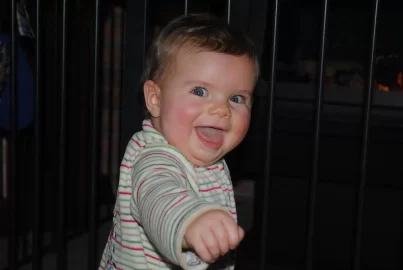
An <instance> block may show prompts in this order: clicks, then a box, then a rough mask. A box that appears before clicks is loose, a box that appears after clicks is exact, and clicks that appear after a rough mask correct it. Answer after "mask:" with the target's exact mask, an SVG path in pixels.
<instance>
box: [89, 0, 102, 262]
mask: <svg viewBox="0 0 403 270" xmlns="http://www.w3.org/2000/svg"><path fill="white" fill-rule="evenodd" d="M94 31H95V33H94V34H95V35H94V66H93V71H94V73H93V80H94V81H93V87H94V88H93V89H92V97H91V100H92V102H91V130H90V132H91V137H90V138H91V145H90V147H91V149H90V158H91V159H90V162H91V172H90V173H91V180H90V197H89V198H90V202H89V207H90V209H89V236H88V269H96V258H97V256H96V251H97V244H98V243H97V218H98V215H97V214H98V207H97V194H98V192H97V191H98V173H99V171H98V152H99V151H98V148H99V130H98V124H99V123H98V116H99V77H98V72H99V0H95V20H94Z"/></svg>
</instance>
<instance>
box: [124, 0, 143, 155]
mask: <svg viewBox="0 0 403 270" xmlns="http://www.w3.org/2000/svg"><path fill="white" fill-rule="evenodd" d="M147 5H148V0H142V1H140V0H138V1H127V9H126V10H127V13H126V18H127V20H126V21H127V25H130V27H127V25H126V27H125V29H126V35H125V42H126V44H125V46H126V47H127V48H131V49H130V50H126V51H125V71H124V72H125V75H124V87H123V91H122V92H121V97H120V99H121V112H122V113H121V118H120V120H121V123H120V126H121V132H120V136H121V137H120V140H119V141H120V147H119V156H120V157H122V156H123V153H124V151H125V149H126V146H127V142H128V141H129V140H130V138H131V136H133V134H134V133H135V132H136V131H137V130H138V129H140V128H141V123H142V121H143V120H144V119H143V115H144V112H143V108H142V106H140V104H138V103H137V106H133V100H136V101H137V100H138V95H139V91H141V90H140V87H139V81H140V78H141V74H142V71H143V65H144V61H145V52H146V45H147V20H148V18H147V15H148V14H147V12H148V6H147ZM139 36H140V37H141V38H142V40H141V41H139Z"/></svg>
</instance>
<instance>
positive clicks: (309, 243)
mask: <svg viewBox="0 0 403 270" xmlns="http://www.w3.org/2000/svg"><path fill="white" fill-rule="evenodd" d="M327 11H328V0H323V5H322V14H323V15H322V29H321V30H322V31H321V39H320V56H319V76H318V90H317V94H316V111H315V129H314V147H313V159H312V179H311V183H310V190H309V197H308V213H307V225H306V226H307V234H306V248H305V269H309V270H311V269H312V267H313V240H314V239H313V237H314V232H315V206H316V193H317V185H318V174H319V152H320V151H319V148H320V127H321V125H320V124H321V116H322V103H323V78H324V71H325V46H326V30H327Z"/></svg>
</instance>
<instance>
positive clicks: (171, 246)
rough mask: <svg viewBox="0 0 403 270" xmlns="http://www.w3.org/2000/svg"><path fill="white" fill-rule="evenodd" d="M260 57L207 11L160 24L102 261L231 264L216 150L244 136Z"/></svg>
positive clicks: (230, 209) (223, 180)
mask: <svg viewBox="0 0 403 270" xmlns="http://www.w3.org/2000/svg"><path fill="white" fill-rule="evenodd" d="M258 72H259V68H258V60H257V56H256V53H255V49H254V46H253V44H252V43H251V41H250V40H249V39H248V38H247V37H246V36H245V35H244V34H242V33H240V32H237V31H235V30H233V29H231V28H230V27H229V26H228V25H227V24H226V23H225V22H221V21H220V20H218V19H216V18H215V17H212V16H210V15H201V14H199V15H196V14H192V15H187V16H182V17H179V18H177V19H175V20H173V21H172V22H171V23H169V24H168V25H167V26H166V27H165V28H163V29H162V30H161V32H160V33H159V34H158V36H157V37H156V38H155V40H154V41H153V43H152V45H151V48H150V50H149V53H148V56H147V60H146V63H145V70H144V76H143V91H144V99H145V105H146V108H147V111H148V117H147V119H146V120H144V121H143V130H142V131H140V132H138V133H136V134H134V135H133V137H132V138H131V140H130V142H129V144H128V146H127V148H126V152H125V154H124V158H123V161H122V164H121V167H120V179H119V188H118V195H117V202H116V206H115V209H114V218H113V228H112V229H111V233H110V236H109V238H108V242H107V245H106V248H105V250H104V253H103V256H102V261H101V265H100V267H99V269H180V268H182V269H207V268H208V269H234V263H235V261H234V256H231V255H232V252H231V251H232V250H234V249H235V248H236V247H237V246H238V245H239V243H240V241H241V240H242V238H243V236H244V231H243V230H242V229H241V228H240V227H239V226H238V225H237V214H236V208H235V201H234V194H233V188H232V184H231V180H230V175H229V171H228V168H227V165H226V163H225V161H224V160H223V157H224V156H225V155H226V154H227V153H228V152H230V151H231V150H233V149H234V148H235V147H236V146H237V145H238V144H239V143H240V142H241V141H242V140H243V138H244V137H245V135H246V133H247V130H248V127H249V120H250V113H251V106H252V96H253V90H254V87H255V83H256V80H257V77H258Z"/></svg>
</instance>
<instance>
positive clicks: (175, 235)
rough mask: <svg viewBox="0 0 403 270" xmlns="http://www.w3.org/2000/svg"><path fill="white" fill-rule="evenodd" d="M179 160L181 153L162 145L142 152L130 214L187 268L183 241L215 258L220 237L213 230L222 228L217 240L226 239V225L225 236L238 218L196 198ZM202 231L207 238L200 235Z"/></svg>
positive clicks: (172, 258)
mask: <svg viewBox="0 0 403 270" xmlns="http://www.w3.org/2000/svg"><path fill="white" fill-rule="evenodd" d="M180 164H181V163H180V162H179V161H178V157H177V156H176V155H175V154H172V153H170V152H162V151H161V150H160V149H159V150H158V151H154V152H153V151H146V152H144V154H142V156H141V157H139V159H138V161H137V162H136V165H135V167H134V168H133V174H132V177H133V193H132V194H133V196H132V198H131V202H130V205H131V213H132V215H133V216H134V217H135V218H136V219H137V220H138V221H139V222H140V223H141V225H142V227H143V228H144V230H145V231H146V233H147V235H148V237H149V238H150V239H151V241H152V243H153V244H154V245H155V246H156V248H157V249H158V251H159V252H160V253H161V254H162V255H163V256H165V257H166V258H167V259H169V260H170V261H172V262H173V263H175V264H178V265H180V266H182V267H183V268H185V269H186V268H187V266H186V263H185V262H184V260H183V258H182V248H183V244H185V246H184V247H189V248H193V249H194V250H195V251H196V252H197V253H198V255H199V256H200V257H201V258H202V259H204V260H206V261H212V260H214V259H216V258H217V256H216V251H215V250H211V249H213V246H215V245H216V244H215V243H216V242H217V240H215V241H216V242H214V241H213V240H212V238H217V235H216V234H215V233H214V232H213V231H212V229H213V228H214V229H215V228H218V231H217V233H218V239H222V238H224V237H225V235H226V234H224V232H225V233H227V232H226V230H227V227H228V228H230V229H229V230H230V233H229V234H227V235H231V237H232V235H233V234H234V233H233V231H234V229H233V227H234V226H236V223H235V222H234V221H233V220H232V218H231V217H230V216H229V214H228V209H226V208H225V207H221V206H219V205H216V204H212V203H208V202H206V201H204V200H201V199H199V198H198V197H197V194H196V193H195V192H194V191H193V189H192V188H191V186H190V182H189V180H188V179H186V175H185V172H184V168H183V167H181V165H180ZM231 222H232V223H231ZM228 224H232V225H228ZM234 224H235V225H234ZM220 228H221V229H220ZM236 228H238V227H237V226H236ZM185 232H186V238H185ZM204 234H205V235H206V236H207V237H208V238H205V237H203V238H201V235H203V236H204ZM184 239H185V241H184ZM202 241H203V242H202ZM233 242H236V241H233V240H231V242H230V243H228V246H229V247H228V248H232V247H233ZM225 245H226V244H224V247H223V250H225V249H226V247H225ZM220 250H221V248H220ZM199 252H200V254H199ZM208 253H209V254H212V255H208ZM220 253H221V252H220Z"/></svg>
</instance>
